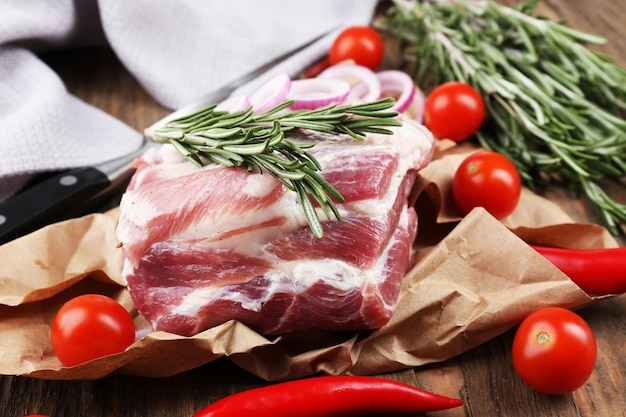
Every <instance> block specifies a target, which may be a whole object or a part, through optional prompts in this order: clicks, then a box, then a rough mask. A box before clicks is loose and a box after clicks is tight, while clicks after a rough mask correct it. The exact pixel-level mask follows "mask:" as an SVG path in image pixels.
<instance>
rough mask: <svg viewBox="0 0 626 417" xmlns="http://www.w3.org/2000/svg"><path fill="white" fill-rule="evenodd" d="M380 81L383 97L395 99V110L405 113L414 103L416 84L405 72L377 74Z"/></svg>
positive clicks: (387, 71)
mask: <svg viewBox="0 0 626 417" xmlns="http://www.w3.org/2000/svg"><path fill="white" fill-rule="evenodd" d="M376 76H377V77H378V80H379V81H380V90H381V96H391V97H395V99H396V103H395V104H394V106H393V109H394V110H396V111H397V112H399V113H402V112H404V111H405V110H406V109H407V108H408V107H409V106H410V105H411V103H412V102H413V97H414V96H415V90H416V88H415V82H414V81H413V79H412V78H411V77H410V76H409V75H408V74H407V73H406V72H404V71H399V70H386V71H380V72H378V73H376Z"/></svg>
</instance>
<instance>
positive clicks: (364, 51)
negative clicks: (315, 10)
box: [328, 26, 385, 71]
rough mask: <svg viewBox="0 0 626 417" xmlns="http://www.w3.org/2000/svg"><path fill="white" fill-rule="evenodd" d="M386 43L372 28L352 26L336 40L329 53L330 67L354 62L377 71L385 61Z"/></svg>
mask: <svg viewBox="0 0 626 417" xmlns="http://www.w3.org/2000/svg"><path fill="white" fill-rule="evenodd" d="M384 54H385V43H384V41H383V38H382V37H381V36H380V34H379V33H378V31H376V29H374V28H372V27H370V26H351V27H349V28H347V29H345V30H343V31H342V32H341V33H340V34H339V35H338V36H337V38H336V39H335V41H334V42H333V44H332V46H331V47H330V51H329V53H328V61H329V63H330V65H335V64H338V63H340V62H342V61H346V60H353V61H354V63H356V64H358V65H363V66H364V67H367V68H369V69H371V70H372V71H374V70H376V68H378V66H379V65H380V63H381V62H382V60H383V56H384Z"/></svg>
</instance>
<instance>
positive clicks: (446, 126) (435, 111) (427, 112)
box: [424, 81, 485, 142]
mask: <svg viewBox="0 0 626 417" xmlns="http://www.w3.org/2000/svg"><path fill="white" fill-rule="evenodd" d="M484 119H485V102H484V101H483V98H482V96H481V95H480V93H479V92H478V91H476V90H475V89H474V87H472V86H471V85H469V84H465V83H462V82H458V81H449V82H446V83H443V84H441V85H439V86H437V87H435V88H434V89H433V91H431V92H430V94H429V95H428V97H426V101H425V103H424V125H426V127H427V128H428V129H429V130H430V131H431V132H432V134H433V135H434V136H435V137H436V138H438V139H450V140H453V141H455V142H461V141H463V140H466V139H468V138H469V137H471V136H472V135H473V134H474V133H475V132H476V131H477V130H478V128H479V127H480V126H481V125H482V123H483V120H484Z"/></svg>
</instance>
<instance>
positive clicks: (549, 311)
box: [513, 307, 597, 395]
mask: <svg viewBox="0 0 626 417" xmlns="http://www.w3.org/2000/svg"><path fill="white" fill-rule="evenodd" d="M596 357H597V344H596V339H595V336H594V334H593V331H592V330H591V328H590V327H589V325H588V324H587V322H586V321H585V320H583V318H582V317H580V316H579V315H578V314H576V313H574V312H572V311H570V310H567V309H565V308H561V307H546V308H542V309H540V310H537V311H535V312H534V313H531V314H530V315H529V316H528V317H526V319H524V320H523V321H522V323H521V324H520V326H519V328H518V329H517V332H516V334H515V338H514V339H513V366H514V368H515V370H516V371H517V373H518V374H519V376H520V377H521V378H522V380H523V381H524V382H525V383H526V384H527V385H528V386H530V387H531V388H533V389H535V390H536V391H539V392H542V393H544V394H552V395H561V394H566V393H569V392H572V391H574V390H576V389H577V388H579V387H581V386H582V385H583V384H584V383H585V382H586V381H587V380H588V379H589V377H590V376H591V373H592V372H593V368H594V366H595V363H596Z"/></svg>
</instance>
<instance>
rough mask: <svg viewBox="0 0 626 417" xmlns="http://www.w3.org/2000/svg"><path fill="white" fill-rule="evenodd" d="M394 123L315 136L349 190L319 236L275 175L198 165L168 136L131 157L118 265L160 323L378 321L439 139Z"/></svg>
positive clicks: (316, 151)
mask: <svg viewBox="0 0 626 417" xmlns="http://www.w3.org/2000/svg"><path fill="white" fill-rule="evenodd" d="M403 122H404V123H403V127H401V128H398V129H396V130H395V133H394V134H393V135H370V136H368V137H367V138H366V140H365V141H364V142H358V141H355V140H353V139H351V138H338V137H332V138H328V137H320V136H316V135H307V137H306V138H305V139H303V140H315V141H316V145H315V146H314V147H313V148H312V149H311V153H312V154H313V155H315V157H316V158H317V159H318V160H319V162H320V163H321V165H322V167H323V170H322V172H321V173H322V175H323V176H324V177H325V178H326V179H327V180H329V181H330V182H331V183H332V184H333V185H334V186H335V187H336V188H337V189H338V190H339V191H340V192H341V193H342V195H343V196H344V197H345V199H346V201H345V202H344V203H342V204H338V208H339V210H340V213H341V216H342V219H341V220H339V221H337V220H335V219H332V220H326V219H325V217H324V215H323V214H322V213H321V212H320V218H321V219H322V220H323V222H324V223H323V224H324V237H323V238H321V239H318V238H315V237H314V236H313V235H312V233H311V231H310V230H309V228H308V224H307V221H306V218H305V217H304V213H303V211H302V209H301V206H300V203H299V201H298V200H297V196H296V194H295V193H293V192H291V191H289V190H287V189H286V188H285V187H284V186H282V184H280V183H279V182H278V181H277V180H276V179H274V178H273V177H272V176H270V175H269V174H259V173H249V172H246V171H245V170H244V169H236V168H223V167H220V166H207V167H204V168H202V169H199V168H197V167H195V166H193V164H191V163H189V162H188V161H186V160H185V159H183V158H181V157H180V156H178V154H176V152H175V151H174V150H173V148H171V147H170V146H169V145H164V146H163V147H162V148H161V149H160V150H159V151H156V150H153V151H151V152H149V153H147V154H146V155H144V156H143V157H142V158H140V159H139V160H138V161H137V165H136V167H137V171H136V173H135V175H134V177H133V178H132V180H131V183H130V185H129V187H128V189H127V191H126V193H125V194H124V196H123V198H122V202H121V204H120V211H121V215H120V221H119V224H118V228H117V236H118V239H119V241H120V243H121V244H122V251H123V277H124V279H125V281H126V284H127V287H128V289H129V291H130V294H131V296H132V299H133V301H134V303H135V305H136V307H137V308H138V310H139V311H140V312H141V314H142V315H143V316H145V318H146V319H147V320H148V321H149V322H150V323H151V324H152V326H153V328H154V329H155V330H163V331H168V332H171V333H175V334H179V335H183V336H191V335H194V334H196V333H199V332H201V331H203V330H206V329H208V328H211V327H214V326H216V325H219V324H221V323H224V322H226V321H229V320H239V321H241V322H243V323H245V324H246V325H248V326H250V327H251V328H253V329H254V330H256V331H258V332H260V333H263V334H268V335H272V334H281V333H286V332H293V331H299V330H305V329H309V328H319V329H329V330H360V329H372V328H377V327H380V326H382V325H384V324H385V323H386V322H387V321H388V320H389V318H390V317H391V314H392V312H393V309H394V306H395V303H396V299H397V297H398V294H399V291H400V284H401V281H402V278H403V276H404V274H405V273H406V272H407V270H408V269H409V267H410V263H411V247H412V243H413V241H414V239H415V236H416V233H417V216H416V213H415V210H414V209H413V207H409V206H408V204H407V199H408V196H409V194H410V192H411V189H412V186H413V183H414V180H415V177H416V175H417V174H416V173H417V171H418V170H419V169H420V168H422V167H423V166H425V165H426V164H427V163H428V162H429V161H430V158H431V157H432V149H433V138H432V136H431V135H430V133H429V132H428V131H427V130H426V129H424V128H423V127H422V126H421V125H418V124H416V123H413V122H412V121H410V120H403Z"/></svg>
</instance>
